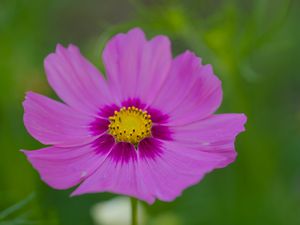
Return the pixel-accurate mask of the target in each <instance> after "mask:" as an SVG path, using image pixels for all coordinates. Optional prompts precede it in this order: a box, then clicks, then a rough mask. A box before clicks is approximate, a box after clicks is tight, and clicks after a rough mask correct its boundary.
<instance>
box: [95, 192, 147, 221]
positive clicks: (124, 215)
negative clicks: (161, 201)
mask: <svg viewBox="0 0 300 225" xmlns="http://www.w3.org/2000/svg"><path fill="white" fill-rule="evenodd" d="M91 215H92V218H93V219H94V222H95V224H96V225H130V224H131V208H130V198H129V197H123V196H122V197H116V198H113V199H111V200H109V201H105V202H101V203H98V204H96V205H94V206H93V207H92V209H91ZM138 220H139V223H138V224H139V225H143V224H145V221H146V213H145V211H144V209H143V207H142V206H141V204H139V205H138Z"/></svg>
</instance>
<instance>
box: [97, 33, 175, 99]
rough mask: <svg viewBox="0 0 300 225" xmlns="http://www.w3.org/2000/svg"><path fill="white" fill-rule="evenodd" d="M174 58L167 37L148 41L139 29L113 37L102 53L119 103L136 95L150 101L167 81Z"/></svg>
mask: <svg viewBox="0 0 300 225" xmlns="http://www.w3.org/2000/svg"><path fill="white" fill-rule="evenodd" d="M171 59H172V56H171V49H170V41H169V39H168V38H167V37H165V36H156V37H154V38H153V39H152V40H150V41H147V40H146V39H145V35H144V33H143V31H142V30H140V29H138V28H135V29H132V30H131V31H129V32H128V33H127V34H118V35H116V36H115V37H113V38H112V39H111V40H110V41H109V42H108V43H107V45H106V48H105V49H104V52H103V61H104V64H105V68H106V72H107V77H108V82H109V85H110V87H111V89H112V90H113V91H114V92H116V93H117V95H118V100H119V103H120V102H121V101H123V100H126V99H128V98H134V97H136V96H138V97H140V98H141V100H142V101H144V102H147V103H149V102H150V101H151V99H153V98H154V97H155V93H156V92H157V90H158V89H159V88H160V86H161V84H162V83H163V81H164V80H165V78H166V75H167V72H168V70H169V66H170V63H171Z"/></svg>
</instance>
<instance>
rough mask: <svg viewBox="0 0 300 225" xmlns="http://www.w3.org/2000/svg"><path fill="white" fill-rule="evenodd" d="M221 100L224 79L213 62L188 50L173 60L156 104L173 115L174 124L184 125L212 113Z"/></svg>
mask: <svg viewBox="0 0 300 225" xmlns="http://www.w3.org/2000/svg"><path fill="white" fill-rule="evenodd" d="M221 101H222V88H221V82H220V80H219V79H218V78H217V77H216V76H215V75H214V74H213V71H212V67H211V65H205V66H204V65H202V64H201V60H200V59H199V58H197V57H196V55H195V54H193V53H191V52H188V51H187V52H185V53H183V54H181V55H179V56H178V57H177V58H176V59H175V60H174V61H173V63H172V66H171V69H170V71H169V74H168V77H167V79H166V81H165V83H164V85H163V87H162V88H161V90H160V92H158V94H157V97H156V99H155V101H154V102H153V104H152V107H155V108H158V109H160V110H162V111H163V112H164V113H166V114H169V116H170V120H169V121H170V124H173V125H180V124H181V125H182V124H186V123H190V122H194V121H197V120H201V119H203V118H205V117H207V116H209V115H211V114H212V113H214V112H215V110H216V109H217V108H218V107H219V105H220V103H221Z"/></svg>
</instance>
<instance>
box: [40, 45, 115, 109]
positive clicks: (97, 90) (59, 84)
mask: <svg viewBox="0 0 300 225" xmlns="http://www.w3.org/2000/svg"><path fill="white" fill-rule="evenodd" d="M45 70H46V73H47V78H48V81H49V83H50V85H51V87H52V88H53V89H54V90H55V92H56V93H57V95H58V96H59V97H60V98H61V99H62V100H63V101H64V102H65V103H67V104H68V105H70V106H71V107H73V108H75V109H77V110H78V111H82V112H85V113H89V114H93V115H94V114H96V113H97V110H98V109H99V107H100V106H102V105H103V104H106V103H111V96H112V93H110V92H109V90H108V88H107V84H106V81H105V80H104V77H103V76H102V75H101V73H100V72H99V71H98V70H97V69H96V68H95V67H94V66H93V65H92V64H91V63H90V62H88V60H86V59H85V58H84V57H83V56H82V55H81V54H80V51H79V49H78V48H77V47H75V46H73V45H70V46H69V47H68V48H64V47H62V46H61V45H57V48H56V52H55V53H52V54H50V55H48V56H47V58H46V59H45Z"/></svg>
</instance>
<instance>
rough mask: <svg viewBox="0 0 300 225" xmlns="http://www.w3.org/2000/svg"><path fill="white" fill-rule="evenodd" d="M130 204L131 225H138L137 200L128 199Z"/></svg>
mask: <svg viewBox="0 0 300 225" xmlns="http://www.w3.org/2000/svg"><path fill="white" fill-rule="evenodd" d="M130 202H131V225H138V215H137V214H138V213H137V212H138V208H137V206H138V200H137V199H136V198H132V197H131V198H130Z"/></svg>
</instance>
